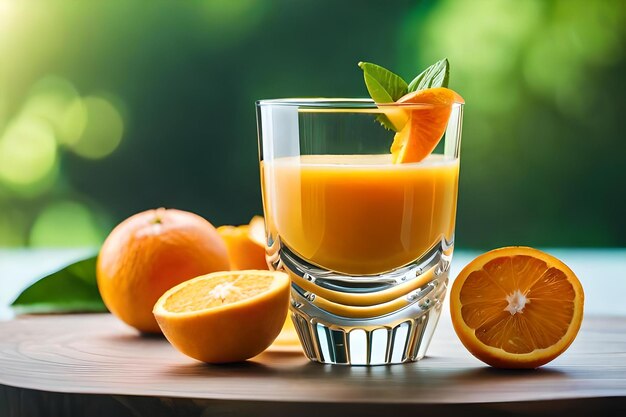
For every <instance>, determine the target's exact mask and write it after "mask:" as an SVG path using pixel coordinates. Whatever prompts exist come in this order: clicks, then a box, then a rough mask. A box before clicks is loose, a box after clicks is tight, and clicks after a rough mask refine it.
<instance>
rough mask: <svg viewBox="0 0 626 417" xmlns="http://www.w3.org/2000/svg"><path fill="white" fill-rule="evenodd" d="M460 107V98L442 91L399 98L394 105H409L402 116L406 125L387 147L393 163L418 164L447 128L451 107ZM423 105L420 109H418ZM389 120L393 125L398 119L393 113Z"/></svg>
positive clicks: (442, 89) (403, 124)
mask: <svg viewBox="0 0 626 417" xmlns="http://www.w3.org/2000/svg"><path fill="white" fill-rule="evenodd" d="M455 102H458V103H463V102H464V101H463V98H462V97H461V96H459V95H458V94H457V93H456V92H454V91H453V90H450V89H448V88H444V87H436V88H428V89H425V90H419V91H414V92H412V93H409V94H407V95H405V96H403V97H401V98H400V99H399V100H398V101H397V102H396V104H407V105H409V104H413V105H416V106H414V107H413V106H412V107H410V108H408V109H407V110H404V113H405V114H407V115H408V116H405V117H406V119H407V120H406V122H404V123H402V126H403V127H402V129H401V130H399V131H398V133H396V135H395V136H394V139H393V144H392V145H391V154H392V160H393V162H394V163H397V164H398V163H408V162H419V161H421V160H422V159H424V158H426V157H427V156H428V155H430V153H431V152H432V151H433V150H434V149H435V147H436V146H437V144H438V143H439V141H440V140H441V137H442V136H443V134H444V132H445V131H446V127H447V125H448V119H449V118H450V113H451V112H452V104H453V103H455ZM420 105H423V106H420ZM389 110H390V111H392V112H394V113H393V114H392V115H390V118H391V119H392V120H394V124H398V122H397V120H398V119H399V116H398V114H397V113H398V112H397V110H396V109H389Z"/></svg>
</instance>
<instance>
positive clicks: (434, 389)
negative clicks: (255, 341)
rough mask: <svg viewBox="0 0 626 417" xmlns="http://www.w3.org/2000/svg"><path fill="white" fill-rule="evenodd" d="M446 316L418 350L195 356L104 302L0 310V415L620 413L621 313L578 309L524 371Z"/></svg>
mask: <svg viewBox="0 0 626 417" xmlns="http://www.w3.org/2000/svg"><path fill="white" fill-rule="evenodd" d="M449 320H450V319H449V317H448V316H443V318H442V320H441V323H440V326H439V328H438V329H437V332H436V333H435V337H434V340H433V343H432V345H431V347H430V350H429V354H428V357H427V358H425V359H423V360H422V361H420V362H417V363H412V364H405V365H393V366H378V367H345V366H331V365H320V364H315V363H310V362H309V361H308V360H307V359H306V358H305V357H304V356H302V355H301V354H300V353H298V352H297V351H296V352H295V353H294V352H284V351H283V352H280V351H275V350H273V351H268V352H265V353H263V354H261V355H259V356H257V357H256V358H253V359H252V360H250V361H248V362H246V363H241V364H234V365H219V366H216V365H205V364H202V363H199V362H196V361H194V360H192V359H189V358H187V357H185V356H183V355H182V354H180V353H178V352H177V351H176V350H174V348H172V347H171V346H170V345H169V343H168V342H167V341H166V340H165V339H163V338H161V337H144V336H140V335H138V334H137V333H136V332H135V331H133V330H132V329H130V328H128V327H126V326H125V325H123V324H122V323H120V322H119V321H117V320H116V319H115V318H113V317H112V316H110V315H108V314H92V315H65V316H30V317H21V318H17V319H14V320H12V321H6V322H0V415H3V416H4V415H10V416H11V415H16V416H17V415H19V416H22V415H29V416H36V415H64V416H70V415H90V416H91V415H111V416H113V415H115V416H127V415H128V416H143V415H146V416H159V415H173V414H174V413H175V414H176V415H177V416H187V415H189V416H200V415H202V416H204V415H229V416H232V415H256V416H263V415H268V416H278V415H286V414H287V413H298V414H300V415H320V414H322V415H323V416H324V417H328V416H334V415H342V416H346V415H359V416H360V417H362V416H370V415H372V416H374V415H376V416H381V415H387V414H393V415H395V414H399V413H401V412H404V413H407V414H406V415H418V414H423V413H429V412H443V413H446V412H449V413H450V414H451V415H453V414H457V413H464V414H466V413H468V412H470V413H471V415H490V416H491V415H511V414H513V415H555V414H558V413H561V412H562V413H567V415H569V416H572V415H590V414H594V415H626V414H624V413H625V412H626V317H619V318H618V317H613V318H611V317H602V316H595V317H594V316H590V317H586V318H585V320H584V322H583V327H582V329H581V332H580V334H579V336H578V338H577V339H576V341H575V342H574V344H573V345H572V346H571V348H570V349H569V350H568V351H567V352H566V353H565V354H563V355H562V356H561V357H560V358H557V359H556V360H555V361H553V362H552V363H550V364H549V365H547V366H545V367H543V368H541V369H538V370H533V371H502V370H496V369H491V368H489V367H487V366H485V365H483V364H482V363H481V362H479V361H478V360H476V359H474V358H473V357H472V356H471V355H470V354H469V353H467V351H466V350H465V349H464V348H463V346H462V345H461V344H460V342H459V341H458V339H457V338H456V336H455V335H454V333H453V330H452V327H451V324H450V321H449ZM7 410H8V411H7Z"/></svg>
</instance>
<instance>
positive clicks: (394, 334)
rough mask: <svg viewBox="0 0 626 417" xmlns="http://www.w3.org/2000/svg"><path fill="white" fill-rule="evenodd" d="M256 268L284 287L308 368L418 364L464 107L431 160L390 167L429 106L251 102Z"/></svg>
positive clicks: (436, 287)
mask: <svg viewBox="0 0 626 417" xmlns="http://www.w3.org/2000/svg"><path fill="white" fill-rule="evenodd" d="M256 109H257V125H258V135H259V159H260V169H261V186H262V191H263V208H264V212H265V220H266V237H267V242H266V258H267V261H268V264H269V265H270V267H271V268H273V269H276V270H282V271H285V272H287V273H288V274H289V275H290V277H291V305H290V312H291V316H292V319H293V322H294V325H295V328H296V331H297V333H298V336H299V338H300V341H301V343H302V346H303V348H304V352H305V354H306V355H307V356H308V357H309V358H310V359H311V360H313V361H317V362H321V363H331V364H351V365H377V364H393V363H402V362H410V361H415V360H418V359H421V358H422V357H423V356H424V354H425V353H426V350H427V348H428V345H429V343H430V340H431V338H432V335H433V332H434V330H435V327H436V325H437V321H438V319H439V315H440V313H441V308H442V302H443V299H444V297H445V294H446V287H447V283H448V272H449V268H450V262H451V259H452V252H453V248H454V225H455V216H456V203H457V189H458V174H459V151H460V143H461V127H462V119H463V104H462V103H454V104H453V105H452V107H451V111H450V117H449V119H448V123H447V127H446V128H445V131H444V133H443V137H442V138H441V140H440V141H439V143H438V145H437V147H436V148H435V150H434V151H433V152H432V153H431V154H430V155H429V156H428V157H426V158H425V159H424V160H422V161H420V162H415V163H400V164H398V163H393V161H392V155H391V153H390V145H391V143H392V141H393V137H394V136H393V135H394V132H393V131H390V130H387V129H386V128H384V127H383V126H382V125H381V123H379V122H381V121H387V124H389V121H391V120H394V121H396V122H397V120H401V119H403V118H404V121H405V122H406V119H407V118H408V117H409V116H410V118H411V119H410V120H411V123H412V126H413V127H415V126H418V127H419V129H418V130H421V129H422V126H423V127H424V128H425V129H426V130H428V129H429V128H430V125H429V123H430V124H432V121H431V120H432V118H430V117H429V115H430V114H431V113H432V111H433V109H434V106H433V105H425V104H395V103H392V104H386V105H376V104H375V103H374V102H373V101H372V100H366V99H275V100H260V101H258V102H257V103H256Z"/></svg>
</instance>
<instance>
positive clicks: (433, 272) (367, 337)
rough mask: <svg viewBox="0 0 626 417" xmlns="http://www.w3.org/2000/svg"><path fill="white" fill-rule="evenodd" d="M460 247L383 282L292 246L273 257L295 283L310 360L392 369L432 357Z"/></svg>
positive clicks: (299, 325) (294, 304) (296, 314)
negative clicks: (314, 261)
mask: <svg viewBox="0 0 626 417" xmlns="http://www.w3.org/2000/svg"><path fill="white" fill-rule="evenodd" d="M451 257H452V245H449V244H447V242H442V243H440V244H438V245H436V246H435V247H433V248H432V249H431V250H430V251H429V252H428V253H427V254H425V255H424V256H423V257H422V258H420V259H419V260H418V261H416V262H414V263H412V264H410V265H408V266H404V267H402V268H399V269H397V270H394V271H391V272H389V273H385V274H382V275H377V276H362V277H358V276H352V275H343V274H338V273H336V272H332V271H326V270H323V269H320V268H318V267H316V266H313V265H311V264H308V263H306V262H305V261H303V260H302V259H301V258H299V257H298V256H297V255H296V254H294V253H293V252H291V251H289V249H287V248H285V247H284V246H283V247H281V248H280V249H278V250H277V251H275V252H274V256H271V255H270V251H268V259H269V260H270V261H272V264H273V265H274V267H275V268H276V269H279V270H284V271H286V272H288V273H289V274H290V276H291V278H292V288H291V313H292V318H293V322H294V324H295V327H296V331H297V332H298V336H299V337H300V341H301V342H302V346H303V348H304V351H305V353H306V355H307V356H308V357H309V358H310V359H311V360H312V361H316V362H321V363H329V364H345V365H384V364H396V363H403V362H411V361H416V360H419V359H421V358H423V357H424V355H425V354H426V350H427V348H428V345H429V343H430V340H431V338H432V336H433V333H434V331H435V327H436V326H437V322H438V320H439V316H440V314H441V308H442V302H443V300H444V298H445V294H446V287H447V283H448V271H449V267H450V261H451Z"/></svg>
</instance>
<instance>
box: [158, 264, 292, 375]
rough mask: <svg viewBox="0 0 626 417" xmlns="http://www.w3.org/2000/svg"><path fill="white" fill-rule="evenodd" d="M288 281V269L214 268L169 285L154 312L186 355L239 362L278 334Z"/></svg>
mask: <svg viewBox="0 0 626 417" xmlns="http://www.w3.org/2000/svg"><path fill="white" fill-rule="evenodd" d="M289 287H290V280H289V277H288V276H287V274H285V273H284V272H277V271H255V270H249V271H225V272H215V273H212V274H209V275H204V276H201V277H198V278H194V279H192V280H189V281H186V282H183V283H182V284H179V285H177V286H176V287H174V288H172V289H170V290H169V291H167V292H166V293H165V294H163V296H162V297H161V298H160V299H159V301H157V303H156V304H155V306H154V310H153V312H154V316H155V317H156V320H157V322H158V323H159V326H160V327H161V330H162V331H163V334H164V335H165V337H166V338H167V340H169V341H170V343H171V344H172V345H174V347H175V348H177V349H178V350H179V351H181V352H182V353H184V354H185V355H187V356H191V357H192V358H194V359H197V360H200V361H203V362H208V363H225V362H239V361H243V360H246V359H249V358H251V357H253V356H256V355H258V354H259V353H261V352H262V351H264V350H265V349H266V348H267V347H268V346H270V345H271V344H272V342H273V341H274V339H276V337H277V336H278V334H279V333H280V330H281V328H282V327H283V324H284V322H285V317H286V315H287V309H288V306H289Z"/></svg>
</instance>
